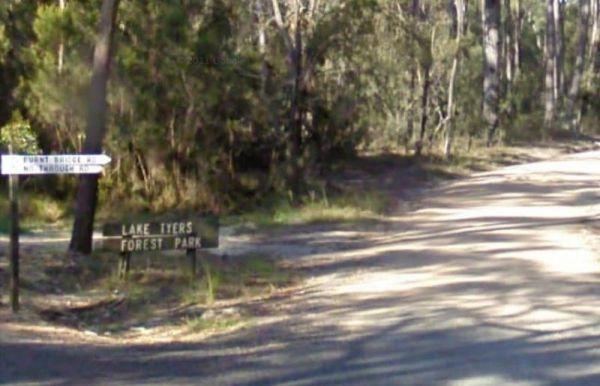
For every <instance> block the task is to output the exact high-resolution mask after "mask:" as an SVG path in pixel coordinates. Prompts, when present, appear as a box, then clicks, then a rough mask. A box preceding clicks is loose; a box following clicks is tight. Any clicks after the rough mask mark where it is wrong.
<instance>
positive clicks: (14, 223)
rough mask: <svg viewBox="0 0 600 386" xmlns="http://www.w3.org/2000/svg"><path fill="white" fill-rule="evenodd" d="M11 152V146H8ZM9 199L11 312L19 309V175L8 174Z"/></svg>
mask: <svg viewBox="0 0 600 386" xmlns="http://www.w3.org/2000/svg"><path fill="white" fill-rule="evenodd" d="M9 152H10V153H12V146H9ZM8 199H9V201H10V271H11V274H10V304H11V307H12V310H13V312H18V311H19V176H18V175H14V174H11V175H9V176H8Z"/></svg>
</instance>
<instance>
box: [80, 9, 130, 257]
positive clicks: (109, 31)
mask: <svg viewBox="0 0 600 386" xmlns="http://www.w3.org/2000/svg"><path fill="white" fill-rule="evenodd" d="M118 6H119V0H103V2H102V10H101V16H100V25H99V33H98V37H97V41H96V47H95V49H94V63H93V72H92V82H91V86H90V100H89V110H88V117H87V129H86V138H85V143H84V146H83V152H84V153H86V154H94V153H100V152H101V151H102V141H103V140H104V135H105V133H106V111H107V103H106V88H107V83H108V77H109V74H110V61H111V56H112V43H113V35H114V29H115V19H116V15H117V8H118ZM97 202H98V176H97V175H83V176H82V177H81V178H80V180H79V186H78V189H77V202H76V206H75V223H74V225H73V233H72V236H71V243H70V245H69V250H70V251H71V252H74V253H82V254H89V253H90V252H91V251H92V235H93V230H94V216H95V213H96V205H97Z"/></svg>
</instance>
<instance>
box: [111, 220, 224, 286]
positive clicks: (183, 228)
mask: <svg viewBox="0 0 600 386" xmlns="http://www.w3.org/2000/svg"><path fill="white" fill-rule="evenodd" d="M102 235H103V237H104V240H103V247H104V248H106V249H109V250H114V251H117V252H119V253H120V254H121V260H120V262H119V269H118V270H119V276H120V277H121V278H123V279H124V278H126V277H127V275H128V273H129V268H130V266H131V262H130V261H131V254H132V253H136V252H152V251H166V250H185V251H186V255H187V256H188V257H189V259H190V265H191V271H192V274H193V275H195V274H196V265H197V263H196V253H197V251H198V250H199V249H206V248H216V247H218V246H219V219H218V217H216V216H214V215H206V216H201V217H195V218H184V219H178V220H175V221H162V222H158V221H156V222H139V223H113V224H106V225H105V226H104V228H103V230H102Z"/></svg>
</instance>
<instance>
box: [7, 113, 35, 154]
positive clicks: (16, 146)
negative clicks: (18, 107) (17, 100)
mask: <svg viewBox="0 0 600 386" xmlns="http://www.w3.org/2000/svg"><path fill="white" fill-rule="evenodd" d="M0 145H2V146H3V147H4V148H5V149H8V148H11V149H12V151H13V152H14V153H21V154H39V153H40V148H39V145H38V141H37V137H36V133H35V132H34V130H33V129H32V128H31V125H30V124H29V122H28V121H26V120H24V119H23V117H22V116H21V114H20V113H18V112H16V113H14V114H13V118H12V120H11V121H10V122H9V123H8V124H7V125H5V126H4V127H2V128H1V129H0Z"/></svg>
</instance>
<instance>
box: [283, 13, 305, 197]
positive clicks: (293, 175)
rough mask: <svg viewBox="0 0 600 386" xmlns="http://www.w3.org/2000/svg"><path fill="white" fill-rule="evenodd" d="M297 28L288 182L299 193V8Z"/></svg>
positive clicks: (300, 133)
mask: <svg viewBox="0 0 600 386" xmlns="http://www.w3.org/2000/svg"><path fill="white" fill-rule="evenodd" d="M295 17H296V23H295V24H296V28H295V37H294V48H293V50H292V52H291V61H290V63H291V67H292V75H293V84H294V86H293V90H292V100H291V107H290V124H289V129H288V136H289V137H288V173H287V174H288V183H289V184H290V186H291V187H292V190H293V192H294V193H298V189H299V183H300V168H301V157H302V154H301V149H302V126H303V112H302V75H303V74H302V72H303V66H302V59H303V58H302V57H303V55H302V54H303V52H302V50H303V42H302V21H301V13H300V10H299V9H296V16H295Z"/></svg>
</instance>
